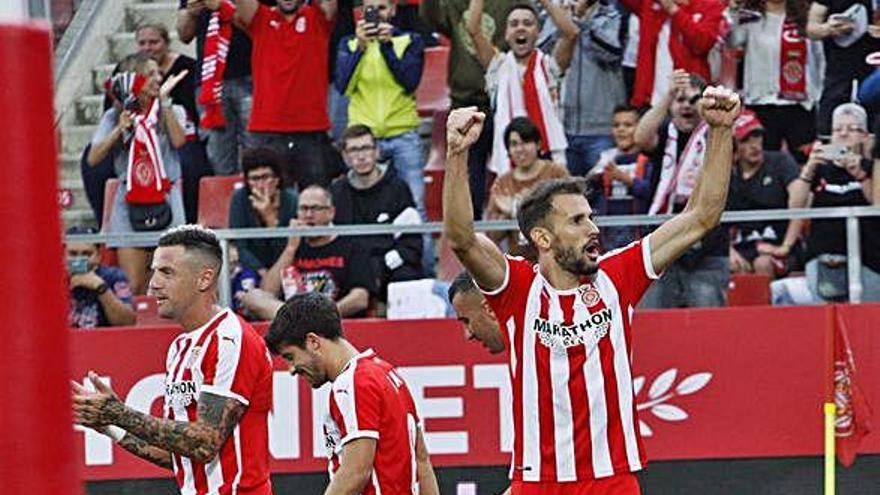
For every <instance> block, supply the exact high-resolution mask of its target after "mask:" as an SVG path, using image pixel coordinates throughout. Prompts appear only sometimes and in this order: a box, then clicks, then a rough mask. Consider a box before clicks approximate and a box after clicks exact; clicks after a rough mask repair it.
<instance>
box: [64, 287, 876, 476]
mask: <svg viewBox="0 0 880 495" xmlns="http://www.w3.org/2000/svg"><path fill="white" fill-rule="evenodd" d="M836 315H839V316H841V318H840V319H838V318H835V316H836ZM837 321H843V322H844V323H845V324H846V326H847V330H848V332H849V339H850V343H851V346H852V349H853V352H854V354H855V362H856V365H857V368H858V372H857V377H858V379H859V380H860V384H861V387H862V390H863V391H864V392H865V394H866V396H867V400H868V402H869V403H872V404H875V405H877V404H880V335H878V333H877V328H876V326H877V325H876V322H877V321H880V304H878V305H840V306H810V307H787V308H786V307H777V308H772V307H744V308H725V309H690V310H668V311H640V312H638V313H637V314H636V316H635V326H634V337H633V339H634V340H633V342H634V345H633V347H634V375H633V377H634V383H635V388H636V390H637V394H636V402H637V404H638V406H637V408H638V410H639V417H640V423H641V429H642V434H643V436H644V438H645V446H646V448H647V451H648V456H649V459H652V460H657V461H659V460H684V459H691V460H699V459H737V458H758V457H793V456H816V455H821V454H822V452H823V435H822V432H823V415H822V404H823V399H824V392H825V389H824V386H825V383H826V381H827V380H826V377H825V369H826V367H825V356H826V353H825V351H826V336H827V335H829V332H830V331H832V330H833V329H834V328H833V325H835V324H837V323H836V322H837ZM345 327H346V333H347V335H348V337H349V339H350V340H351V341H352V342H353V343H354V344H355V345H356V346H358V347H359V348H367V347H372V348H374V349H375V350H376V351H377V353H378V354H379V355H380V356H381V357H383V358H385V359H386V360H388V361H390V362H391V363H393V364H395V365H397V366H398V367H399V369H400V372H401V374H402V375H403V376H404V377H405V379H406V380H407V382H408V383H409V386H410V388H411V391H412V393H413V395H414V397H415V399H416V401H417V405H418V408H419V411H420V414H421V416H422V418H423V419H424V420H425V427H426V440H427V443H428V447H429V449H430V451H431V454H432V460H433V462H434V464H435V465H437V466H440V467H452V466H456V467H478V466H497V465H504V464H507V463H508V462H509V452H510V445H511V433H512V432H511V426H510V418H509V410H508V408H507V407H506V406H505V405H504V404H505V403H506V402H507V401H508V400H509V397H510V386H509V381H508V375H507V367H506V364H505V359H506V354H502V355H494V356H493V355H490V354H488V352H487V351H485V349H483V348H482V347H481V346H479V345H477V344H474V343H468V342H465V340H464V337H463V331H462V328H461V326H460V324H459V323H458V322H457V321H455V320H410V321H385V320H364V321H357V320H351V321H346V323H345ZM258 329H259V330H260V331H264V330H265V324H260V325H258ZM179 331H180V330H179V328H178V327H173V326H164V327H146V328H145V327H138V328H136V329H131V328H128V329H125V328H122V329H106V330H87V331H74V332H72V335H73V339H72V340H73V346H72V352H73V363H74V364H73V370H72V377H74V379H77V380H83V377H84V376H85V374H86V372H87V371H88V370H94V371H96V372H98V373H99V374H100V375H102V376H104V377H107V378H108V379H109V380H110V381H111V383H112V386H113V387H114V389H115V390H116V392H117V393H118V395H119V397H120V398H122V399H123V400H125V401H126V403H128V404H129V405H131V406H132V407H136V408H139V409H141V410H150V411H152V413H153V414H156V415H159V414H161V405H162V393H163V374H164V370H163V366H164V359H165V352H166V349H167V345H168V343H169V342H170V341H171V340H172V339H173V338H174V337H175V336H176V335H177V334H178V332H179ZM275 365H276V373H275V376H274V394H275V396H274V410H273V414H272V417H271V423H270V437H271V439H270V453H271V455H272V461H271V468H272V471H273V472H275V473H306V472H321V471H324V470H325V469H326V457H325V451H324V445H323V435H322V432H321V421H322V418H323V411H324V410H325V409H324V408H325V401H326V397H327V395H326V394H327V392H326V388H324V389H318V390H312V389H311V388H310V387H309V386H308V384H307V383H306V382H305V381H303V380H300V379H298V378H295V377H293V376H291V375H290V374H289V373H287V371H286V369H285V367H284V365H283V362H281V361H280V360H277V359H276V362H275ZM76 442H77V449H78V451H79V452H80V456H81V457H80V462H81V464H82V466H81V472H82V473H83V474H84V479H85V480H88V481H97V480H109V479H134V478H157V477H166V476H167V475H168V473H167V471H163V470H161V469H159V468H156V467H154V466H152V465H150V464H148V463H146V462H144V461H141V460H140V459H137V458H135V457H134V456H131V455H129V454H127V453H125V452H124V451H122V450H121V449H119V448H118V447H116V446H114V445H113V444H112V443H111V441H110V440H109V439H107V438H105V437H103V436H102V435H99V434H97V433H94V432H91V431H88V430H85V431H82V430H81V433H80V434H77V439H76ZM860 450H861V452H863V453H880V433H877V432H874V433H871V434H869V435H868V436H867V437H865V438H864V440H863V441H862V444H861V449H860Z"/></svg>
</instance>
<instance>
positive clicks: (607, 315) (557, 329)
mask: <svg viewBox="0 0 880 495" xmlns="http://www.w3.org/2000/svg"><path fill="white" fill-rule="evenodd" d="M609 328H611V310H610V309H608V308H603V309H601V310H599V311H596V312H595V313H592V314H590V315H589V316H588V317H586V318H584V319H583V320H582V321H576V322H575V323H574V324H573V325H565V324H563V323H561V322H558V321H550V320H546V319H544V318H535V319H534V321H533V323H532V330H534V331H535V333H536V334H538V340H539V341H540V342H541V344H543V345H545V346H547V347H549V348H550V349H553V350H563V349H567V348H569V347H574V346H578V345H586V346H587V347H589V348H592V347H594V346H595V345H596V344H597V343H599V340H601V339H602V337H604V336H606V335H608V329H609Z"/></svg>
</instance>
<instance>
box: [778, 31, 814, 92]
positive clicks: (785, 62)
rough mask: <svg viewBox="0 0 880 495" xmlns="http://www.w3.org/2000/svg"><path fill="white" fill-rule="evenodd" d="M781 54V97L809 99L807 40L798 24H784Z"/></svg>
mask: <svg viewBox="0 0 880 495" xmlns="http://www.w3.org/2000/svg"><path fill="white" fill-rule="evenodd" d="M780 48H781V52H780V54H779V63H780V68H779V97H780V98H783V99H786V100H793V101H802V100H806V99H807V40H806V38H804V37H803V36H802V35H801V33H800V31H798V27H797V25H796V24H794V23H792V22H786V23H785V24H784V25H783V26H782V42H781V43H780Z"/></svg>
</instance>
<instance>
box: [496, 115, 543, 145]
mask: <svg viewBox="0 0 880 495" xmlns="http://www.w3.org/2000/svg"><path fill="white" fill-rule="evenodd" d="M514 132H515V133H517V134H518V135H519V138H520V139H522V140H523V141H524V142H526V143H540V142H541V131H540V129H538V126H536V125H535V123H534V122H532V121H531V120H530V119H529V118H528V117H516V118H514V119H513V120H511V121H510V123H509V124H507V127H505V128H504V149H506V150H510V135H511V134H513V133H514Z"/></svg>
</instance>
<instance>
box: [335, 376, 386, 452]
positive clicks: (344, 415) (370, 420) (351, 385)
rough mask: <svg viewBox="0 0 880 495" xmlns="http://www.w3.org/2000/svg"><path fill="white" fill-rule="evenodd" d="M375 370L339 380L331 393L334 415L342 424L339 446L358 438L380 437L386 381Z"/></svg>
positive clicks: (338, 447)
mask: <svg viewBox="0 0 880 495" xmlns="http://www.w3.org/2000/svg"><path fill="white" fill-rule="evenodd" d="M380 378H381V377H379V376H377V374H374V373H368V372H360V373H353V374H352V377H351V379H349V380H346V379H342V380H339V379H337V380H336V382H334V383H333V389H332V391H331V393H330V416H331V417H332V418H333V421H334V422H336V424H337V425H338V426H339V429H340V436H341V437H342V438H341V440H340V441H339V445H338V446H337V449H341V448H342V446H344V445H345V444H346V443H348V442H350V441H352V440H355V439H358V438H372V439H375V440H378V439H379V423H380V420H381V414H382V409H383V403H382V402H383V400H382V397H383V394H382V387H383V383H382V381H380Z"/></svg>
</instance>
